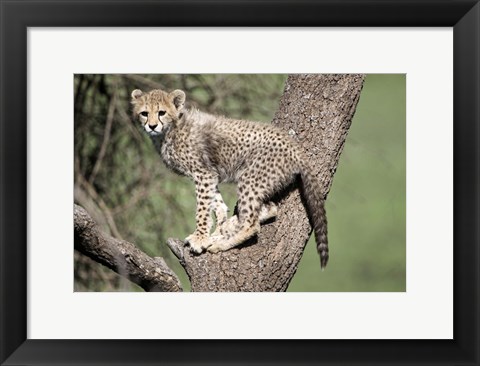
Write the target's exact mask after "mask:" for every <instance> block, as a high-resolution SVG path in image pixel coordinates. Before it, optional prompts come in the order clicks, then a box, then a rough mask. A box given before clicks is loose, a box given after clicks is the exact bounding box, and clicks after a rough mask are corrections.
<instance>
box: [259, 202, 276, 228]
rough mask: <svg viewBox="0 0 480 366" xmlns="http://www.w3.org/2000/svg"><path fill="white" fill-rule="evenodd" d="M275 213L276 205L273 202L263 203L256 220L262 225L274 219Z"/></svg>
mask: <svg viewBox="0 0 480 366" xmlns="http://www.w3.org/2000/svg"><path fill="white" fill-rule="evenodd" d="M277 213H278V209H277V205H276V204H275V203H273V202H268V203H265V204H264V205H263V206H262V208H261V209H260V213H259V215H258V219H259V220H260V223H261V224H263V223H265V222H266V221H268V220H270V219H273V218H275V217H276V216H277Z"/></svg>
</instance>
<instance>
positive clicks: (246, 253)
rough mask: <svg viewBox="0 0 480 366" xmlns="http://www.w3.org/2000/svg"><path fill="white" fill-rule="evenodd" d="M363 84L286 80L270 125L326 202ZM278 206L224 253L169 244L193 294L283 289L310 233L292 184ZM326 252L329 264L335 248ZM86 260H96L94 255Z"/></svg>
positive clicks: (340, 78)
mask: <svg viewBox="0 0 480 366" xmlns="http://www.w3.org/2000/svg"><path fill="white" fill-rule="evenodd" d="M363 80H364V76H363V75H360V74H355V75H353V74H348V75H315V74H307V75H290V76H289V77H288V79H287V81H286V84H285V90H284V94H283V96H282V98H281V100H280V106H279V109H278V111H277V113H276V115H275V117H274V120H273V124H275V125H276V126H278V127H279V128H281V129H283V130H285V131H287V132H288V134H289V135H290V136H292V138H293V139H296V140H297V141H298V142H299V143H300V144H301V145H302V146H303V147H304V148H305V151H306V153H307V156H308V158H309V160H310V163H311V165H312V167H313V169H314V174H315V175H316V176H317V177H318V179H319V180H320V182H321V185H322V188H323V192H322V193H323V194H324V196H325V197H326V196H327V194H328V192H329V190H330V186H331V183H332V178H333V174H334V173H335V171H336V168H337V165H338V161H339V157H340V154H341V152H342V150H343V146H344V143H345V139H346V136H347V133H348V130H349V128H350V124H351V120H352V117H353V114H354V112H355V108H356V106H357V102H358V100H359V97H360V91H361V89H362V86H363ZM278 202H279V210H278V215H277V217H276V219H275V220H274V221H273V222H270V223H267V224H265V225H263V226H262V229H261V232H260V234H259V235H258V237H256V238H254V239H252V240H250V241H249V242H247V243H245V244H243V245H242V246H240V247H238V248H234V249H232V250H229V251H227V252H224V253H219V254H210V253H205V254H201V255H193V254H191V253H190V252H189V250H188V248H186V247H184V245H183V242H182V241H180V240H178V239H169V240H168V242H167V244H168V246H169V247H170V249H171V250H172V251H173V253H174V254H175V255H176V256H177V257H178V258H179V260H180V263H181V264H182V266H183V267H184V268H185V270H186V272H187V274H188V276H189V278H190V282H191V286H192V291H285V290H286V289H287V287H288V284H289V283H290V281H291V279H292V277H293V275H294V274H295V271H296V269H297V267H298V263H299V261H300V258H301V256H302V253H303V250H304V248H305V245H306V243H307V241H308V239H309V237H310V234H311V232H312V228H311V226H310V223H309V220H308V217H307V214H306V211H305V208H304V206H303V204H302V201H301V197H300V194H299V190H298V189H297V188H296V184H294V185H292V187H290V189H289V190H287V191H286V192H283V194H282V195H280V196H279V198H278ZM327 217H328V212H327ZM87 246H88V245H87ZM135 249H136V248H135ZM137 250H138V249H137ZM330 253H331V262H332V263H333V262H334V261H335V246H334V243H333V245H332V246H331V252H330ZM90 257H91V258H93V259H94V260H97V261H98V259H97V258H95V253H94V254H93V255H92V254H91V255H90ZM101 263H102V262H101ZM319 265H320V262H319ZM110 268H111V267H110ZM327 270H328V267H327ZM170 272H171V271H170Z"/></svg>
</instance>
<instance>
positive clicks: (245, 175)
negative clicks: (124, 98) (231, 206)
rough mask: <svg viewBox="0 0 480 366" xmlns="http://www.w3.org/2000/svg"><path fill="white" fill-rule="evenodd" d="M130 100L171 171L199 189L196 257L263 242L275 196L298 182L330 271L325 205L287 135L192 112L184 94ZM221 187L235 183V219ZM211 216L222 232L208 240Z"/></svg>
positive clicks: (136, 95)
mask: <svg viewBox="0 0 480 366" xmlns="http://www.w3.org/2000/svg"><path fill="white" fill-rule="evenodd" d="M131 97H132V99H131V103H132V106H133V113H134V118H136V119H138V120H139V122H140V123H141V124H142V125H143V128H144V129H145V131H146V132H147V133H148V135H150V137H151V139H152V141H153V143H154V145H155V148H156V149H157V151H158V152H159V153H160V155H161V157H162V159H163V161H164V162H165V164H166V165H167V166H168V167H169V168H171V169H172V170H174V171H175V172H177V173H179V174H181V175H186V176H188V177H191V178H192V179H193V181H194V182H195V194H196V199H197V208H196V229H195V232H194V233H193V234H191V235H190V236H188V237H187V238H186V239H185V242H186V243H188V244H189V245H190V248H191V250H192V251H193V252H195V253H201V252H203V251H204V250H207V251H209V252H212V253H217V252H220V251H225V250H229V249H231V248H234V247H236V246H238V245H239V244H241V243H243V242H244V241H246V240H247V239H249V238H251V237H252V236H254V235H255V234H257V233H258V232H259V231H260V223H261V222H263V221H266V220H268V219H270V218H273V217H275V215H276V207H275V205H274V204H273V203H272V202H270V199H271V198H272V196H273V195H274V194H275V193H277V192H279V191H281V190H282V189H283V188H285V187H286V186H287V185H289V184H290V183H291V182H293V180H294V179H295V178H296V176H298V175H300V177H301V181H302V194H303V196H304V199H305V201H306V203H307V209H308V212H309V216H310V220H311V222H312V224H313V227H314V231H315V239H316V241H317V249H318V252H319V254H320V264H321V267H322V268H324V267H325V266H326V264H327V261H328V244H327V221H326V215H325V209H324V197H323V195H322V194H321V189H320V185H319V182H318V181H317V179H316V178H315V177H314V176H313V174H312V173H311V169H310V167H309V164H308V162H307V158H306V156H305V154H304V152H303V151H302V148H301V147H300V146H299V145H298V144H297V143H296V142H295V141H293V140H292V139H291V138H290V137H289V136H288V135H287V134H284V133H283V131H281V130H279V129H277V128H276V127H274V126H272V125H268V124H263V123H256V122H250V121H241V120H234V119H230V118H226V117H221V116H214V115H210V114H207V113H203V112H200V111H198V110H196V109H190V110H187V109H186V108H184V104H185V93H184V92H183V91H182V90H175V91H172V92H171V93H167V92H164V91H162V90H152V91H150V92H148V93H145V92H142V91H141V90H139V89H136V90H134V91H133V92H132V94H131ZM221 182H234V183H237V193H238V203H237V209H238V215H235V216H232V217H231V218H230V219H228V216H227V211H228V209H227V206H226V205H225V203H224V201H223V199H222V196H221V194H220V191H219V190H218V184H219V183H221ZM212 213H213V214H215V216H216V222H217V225H216V228H215V231H214V232H213V233H212V234H211V235H210V232H211V229H212V226H213V220H212V217H211V215H212Z"/></svg>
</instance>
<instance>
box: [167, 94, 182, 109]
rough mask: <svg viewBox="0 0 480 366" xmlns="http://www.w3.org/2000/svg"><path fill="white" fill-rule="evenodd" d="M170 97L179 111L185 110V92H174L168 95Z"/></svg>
mask: <svg viewBox="0 0 480 366" xmlns="http://www.w3.org/2000/svg"><path fill="white" fill-rule="evenodd" d="M168 97H169V98H170V100H171V101H172V103H173V105H174V106H175V108H177V111H181V110H182V109H183V105H184V104H185V92H184V91H183V90H179V89H177V90H174V91H172V92H171V93H170V94H168Z"/></svg>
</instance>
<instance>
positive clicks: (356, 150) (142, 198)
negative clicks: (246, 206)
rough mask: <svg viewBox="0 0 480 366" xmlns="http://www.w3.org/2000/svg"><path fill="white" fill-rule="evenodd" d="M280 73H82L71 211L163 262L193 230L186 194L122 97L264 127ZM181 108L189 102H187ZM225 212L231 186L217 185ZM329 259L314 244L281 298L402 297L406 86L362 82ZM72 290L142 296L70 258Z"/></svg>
mask: <svg viewBox="0 0 480 366" xmlns="http://www.w3.org/2000/svg"><path fill="white" fill-rule="evenodd" d="M285 80H286V75H264V74H262V75H248V74H241V75H233V74H232V75H137V74H135V75H104V74H102V75H86V74H79V75H75V77H74V88H75V107H74V108H75V109H74V119H75V136H74V142H75V202H76V203H78V204H80V205H82V206H83V207H85V209H87V211H88V212H89V213H90V215H92V217H93V219H94V220H95V221H96V222H97V223H98V224H99V225H100V226H101V228H102V229H103V230H105V231H106V232H109V233H110V234H111V235H113V236H115V237H118V238H122V239H125V240H128V241H131V242H133V243H135V244H136V245H138V246H139V247H140V249H142V250H143V251H145V252H146V253H147V254H149V255H151V256H162V257H164V258H165V260H166V261H167V263H168V264H169V265H170V267H171V268H172V269H173V270H174V271H175V272H176V273H177V274H178V275H179V277H180V279H181V281H182V284H183V285H184V288H186V289H187V290H188V289H189V283H188V279H187V277H186V275H185V273H184V271H183V269H182V267H181V266H180V265H179V263H178V261H177V260H176V258H175V257H174V256H173V255H172V254H171V253H170V252H169V250H168V248H167V247H166V245H165V242H166V239H167V238H168V237H178V238H181V239H183V238H185V237H186V236H187V235H189V234H190V233H191V232H193V230H194V228H195V196H194V186H193V183H192V182H190V181H189V179H187V178H185V177H179V176H177V175H175V174H174V173H172V172H170V171H168V170H167V169H166V168H165V166H164V165H163V163H162V162H161V160H160V157H159V156H158V154H157V153H156V151H155V150H154V148H153V146H152V143H151V142H150V140H149V138H148V137H147V136H146V135H145V134H144V133H143V132H142V131H141V129H140V128H139V126H138V124H136V123H133V122H132V120H131V116H130V106H129V100H130V92H131V91H132V90H133V89H136V88H140V89H143V90H146V91H148V90H150V89H153V88H161V89H164V90H168V91H170V90H174V89H183V90H184V91H185V92H186V93H187V101H188V103H189V105H190V106H196V107H198V108H200V109H201V110H204V111H207V112H210V113H215V114H224V115H227V116H229V117H233V118H242V119H251V120H257V121H263V122H267V123H268V122H270V121H271V120H272V118H273V115H274V113H275V111H276V109H277V107H278V102H279V98H280V96H281V94H282V92H283V87H284V82H285ZM187 106H188V105H187ZM220 190H221V191H222V194H223V196H224V199H225V200H226V202H227V204H228V205H229V207H230V208H231V209H232V211H233V207H234V205H235V200H236V198H235V187H234V186H232V185H222V186H221V187H220ZM326 208H327V217H328V223H329V227H328V230H329V242H330V252H331V256H330V257H331V258H330V262H329V265H328V267H327V269H326V270H325V271H323V272H321V271H320V267H319V264H318V254H317V253H316V249H315V242H314V239H313V237H312V238H311V239H310V241H309V243H308V245H307V248H306V250H305V253H304V255H303V258H302V260H301V262H300V266H299V268H298V271H297V273H296V274H295V276H294V278H293V280H292V282H291V284H290V286H289V288H288V291H348V292H352V291H405V286H406V245H405V244H406V77H405V75H398V74H371V75H367V77H366V79H365V84H364V87H363V90H362V93H361V97H360V101H359V103H358V106H357V110H356V113H355V116H354V119H353V122H352V126H351V128H350V131H349V135H348V138H347V142H346V145H345V148H344V151H343V153H342V156H341V158H340V164H339V166H338V169H337V172H336V173H335V176H334V179H333V186H332V189H331V191H330V194H329V196H328V199H327V207H326ZM74 261H75V267H74V268H75V283H74V288H75V291H142V290H141V289H140V288H138V287H137V286H136V285H134V284H132V283H130V282H129V281H128V280H125V279H122V278H121V277H120V276H118V275H116V274H115V273H114V272H112V271H110V270H108V269H106V268H104V267H103V266H101V265H99V264H97V263H95V262H93V261H91V260H90V259H88V258H86V257H84V256H82V255H81V254H79V253H77V252H75V258H74Z"/></svg>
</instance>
